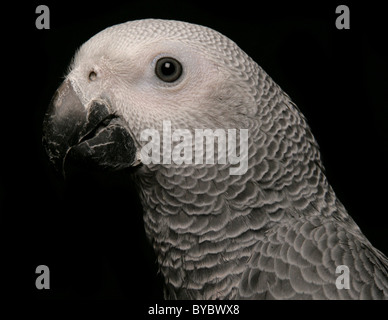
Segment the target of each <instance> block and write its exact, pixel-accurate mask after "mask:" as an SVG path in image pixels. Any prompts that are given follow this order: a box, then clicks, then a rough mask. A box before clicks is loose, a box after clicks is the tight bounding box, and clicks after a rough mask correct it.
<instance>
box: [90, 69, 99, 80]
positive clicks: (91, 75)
mask: <svg viewBox="0 0 388 320" xmlns="http://www.w3.org/2000/svg"><path fill="white" fill-rule="evenodd" d="M96 78H97V73H96V72H95V71H91V72H90V73H89V80H90V81H94V80H96Z"/></svg>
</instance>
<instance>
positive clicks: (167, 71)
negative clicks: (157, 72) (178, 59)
mask: <svg viewBox="0 0 388 320" xmlns="http://www.w3.org/2000/svg"><path fill="white" fill-rule="evenodd" d="M161 71H162V73H163V74H164V75H166V76H170V75H172V74H173V73H174V72H175V67H174V64H172V63H171V62H165V63H163V65H162V67H161Z"/></svg>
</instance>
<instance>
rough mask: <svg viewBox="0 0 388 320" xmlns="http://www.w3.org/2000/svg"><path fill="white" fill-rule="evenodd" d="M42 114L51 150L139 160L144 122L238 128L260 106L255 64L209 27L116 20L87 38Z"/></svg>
mask: <svg viewBox="0 0 388 320" xmlns="http://www.w3.org/2000/svg"><path fill="white" fill-rule="evenodd" d="M69 70H70V71H69V73H68V74H67V76H66V78H65V80H64V82H63V83H62V85H61V86H60V87H59V88H58V89H57V91H56V93H55V95H54V97H53V99H52V101H51V103H50V106H49V108H48V111H47V114H46V116H45V119H44V125H43V128H44V137H43V143H44V145H45V148H46V151H47V154H48V156H49V158H50V160H51V162H53V163H54V164H55V166H56V167H57V168H58V169H59V170H60V171H62V172H63V173H65V171H66V164H67V162H68V161H69V160H70V159H72V160H76V161H81V162H84V163H87V164H88V165H89V164H90V165H93V166H97V167H101V168H104V169H113V170H116V169H123V168H128V167H132V166H136V165H137V164H139V163H140V162H141V156H140V150H141V147H142V146H144V145H145V142H144V141H142V139H141V133H142V132H143V131H144V130H147V129H148V130H149V129H155V130H161V129H162V125H163V121H170V123H171V126H172V129H174V128H185V129H188V130H194V129H199V128H210V129H216V128H220V127H222V128H236V127H237V128H240V127H244V123H245V126H247V124H246V119H245V117H244V115H246V114H247V113H249V112H250V110H249V108H251V112H252V111H253V110H254V109H255V108H257V106H255V105H254V97H253V96H252V92H251V89H250V86H251V85H252V83H251V82H252V81H257V80H256V79H255V78H254V77H252V74H254V73H255V72H256V71H257V65H256V64H255V63H254V62H253V61H252V60H251V59H250V58H249V57H248V56H247V55H246V54H245V53H244V52H243V51H242V50H240V49H239V48H238V47H237V45H235V44H234V42H232V41H231V40H229V39H228V38H226V37H225V36H223V35H221V34H220V33H218V32H216V31H213V30H211V29H209V28H206V27H202V26H198V25H193V24H189V23H184V22H177V21H169V20H153V19H149V20H139V21H132V22H127V23H124V24H120V25H117V26H113V27H110V28H107V29H105V30H103V31H102V32H100V33H98V34H97V35H95V36H94V37H92V38H91V39H90V40H88V41H87V42H86V43H84V44H83V45H82V46H81V47H80V49H79V50H78V51H77V53H76V54H75V57H74V58H73V61H72V63H71V66H70V69H69Z"/></svg>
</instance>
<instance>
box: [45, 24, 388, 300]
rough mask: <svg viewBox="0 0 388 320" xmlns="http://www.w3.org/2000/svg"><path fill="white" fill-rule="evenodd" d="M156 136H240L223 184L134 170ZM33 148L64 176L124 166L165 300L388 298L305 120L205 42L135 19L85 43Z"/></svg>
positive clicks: (167, 169) (230, 53) (241, 58)
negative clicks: (41, 148)
mask: <svg viewBox="0 0 388 320" xmlns="http://www.w3.org/2000/svg"><path fill="white" fill-rule="evenodd" d="M166 121H167V122H166ZM165 123H168V124H170V125H171V128H170V129H171V130H172V131H174V130H176V129H185V130H189V132H191V133H194V131H195V130H198V129H210V130H216V129H224V130H229V129H236V130H237V131H236V132H239V134H237V136H236V141H238V139H237V138H238V136H240V141H242V140H241V133H240V132H243V131H242V130H248V131H247V132H248V140H247V141H246V142H247V146H246V148H247V151H248V152H247V153H246V154H243V153H242V147H241V146H239V147H237V149H236V150H237V152H238V151H239V150H240V151H241V152H240V156H241V159H240V160H241V161H243V160H245V161H246V163H247V168H246V170H243V171H241V172H240V174H231V170H230V169H231V168H235V167H236V165H235V164H232V163H231V162H230V161H227V162H226V163H221V162H217V161H214V163H208V162H205V161H203V162H202V163H200V162H199V163H196V162H195V161H192V162H191V163H190V162H189V161H186V162H185V161H184V162H182V161H181V162H182V163H176V162H174V161H160V162H159V163H153V162H149V161H148V162H147V163H146V162H145V161H144V153H142V152H141V150H142V148H144V146H145V145H147V143H148V141H147V140H146V139H142V133H143V132H146V130H154V131H152V132H155V130H156V131H157V132H162V131H163V129H164V124H165ZM186 132H187V131H186ZM213 132H215V131H213ZM164 139H165V138H162V137H161V138H160V143H161V144H160V148H161V150H162V148H163V145H164V144H165V145H166V146H167V144H168V143H169V141H168V140H164ZM181 140H182V139H179V138H178V139H176V140H174V142H175V144H176V143H178V142H181ZM214 140H216V141H213V142H214V143H215V147H214V150H215V151H214V152H215V155H216V156H217V154H218V153H221V152H223V151H222V149H218V148H217V141H218V140H217V139H214ZM228 141H229V140H228ZM43 143H44V145H45V148H46V150H47V153H48V156H49V158H50V160H51V161H52V162H53V163H54V164H55V165H56V166H57V167H58V168H59V169H60V170H61V171H63V172H64V173H65V172H66V165H67V163H68V162H69V160H70V159H73V160H76V161H83V162H84V163H87V164H90V165H95V166H100V167H103V168H105V169H114V170H119V169H123V168H129V167H133V173H132V177H133V179H134V180H135V181H136V184H137V186H138V190H139V194H140V198H141V202H142V206H143V208H144V223H145V230H146V234H147V236H148V238H149V240H150V241H151V243H152V246H153V248H154V250H155V252H156V255H157V262H158V265H159V268H160V271H161V273H162V275H163V278H164V280H165V297H166V298H170V299H384V298H385V299H386V298H387V297H388V260H387V258H386V257H385V256H384V255H383V254H382V253H381V252H380V251H378V250H377V249H375V248H374V247H373V246H372V245H371V243H370V242H369V241H368V240H367V239H366V238H365V236H364V235H363V234H362V232H361V231H360V229H359V227H358V226H357V225H356V224H355V222H354V221H353V220H352V218H351V217H350V216H349V215H348V213H347V212H346V210H345V208H344V207H343V205H342V204H341V202H340V201H339V200H338V199H337V197H336V195H335V193H334V191H333V189H332V188H331V187H330V185H329V183H328V181H327V178H326V176H325V173H324V169H323V165H322V163H321V159H320V153H319V149H318V145H317V143H316V141H315V139H314V137H313V135H312V134H311V132H310V128H309V127H308V125H307V123H306V120H305V118H304V117H303V115H302V114H301V112H300V111H299V110H298V108H297V107H296V106H295V104H293V102H292V101H291V99H290V98H289V96H288V95H287V94H286V93H284V92H283V91H282V89H281V88H280V87H279V86H278V85H277V84H276V83H275V82H274V81H273V80H272V79H271V78H270V77H269V76H268V75H267V74H266V73H265V72H264V71H263V70H262V69H261V68H260V67H259V66H258V65H257V64H256V63H255V62H254V61H253V60H252V59H251V58H250V57H249V56H247V54H245V53H244V52H243V51H242V50H241V49H240V48H239V47H238V46H237V45H236V44H235V43H234V42H233V41H231V40H230V39H228V38H227V37H225V36H223V35H222V34H220V33H218V32H216V31H214V30H211V29H209V28H207V27H203V26H198V25H194V24H190V23H185V22H178V21H171V20H154V19H147V20H138V21H132V22H127V23H123V24H119V25H116V26H113V27H110V28H107V29H105V30H103V31H102V32H100V33H98V34H97V35H95V36H94V37H92V38H91V39H90V40H88V41H87V42H86V43H84V44H83V45H82V46H81V48H80V49H79V50H78V52H77V53H76V54H75V57H74V59H73V61H72V63H71V66H70V71H69V73H68V75H67V76H66V79H65V80H64V82H63V84H62V85H61V86H60V87H59V88H58V90H57V92H56V94H55V96H54V97H53V99H52V102H51V104H50V107H49V110H48V112H47V114H46V116H45V120H44V137H43ZM209 143H210V142H209ZM205 144H207V142H206V141H205ZM218 145H220V143H218ZM153 150H154V149H153ZM163 150H164V149H163ZM154 151H155V150H154ZM206 156H207V154H206ZM193 157H194V154H193ZM243 157H245V159H242V158H243ZM215 158H216V157H215ZM338 268H339V269H338ZM344 268H345V269H344ZM346 268H347V269H346ZM346 271H348V272H347V273H346ZM345 273H346V274H345ZM346 283H347V284H348V286H347V285H346Z"/></svg>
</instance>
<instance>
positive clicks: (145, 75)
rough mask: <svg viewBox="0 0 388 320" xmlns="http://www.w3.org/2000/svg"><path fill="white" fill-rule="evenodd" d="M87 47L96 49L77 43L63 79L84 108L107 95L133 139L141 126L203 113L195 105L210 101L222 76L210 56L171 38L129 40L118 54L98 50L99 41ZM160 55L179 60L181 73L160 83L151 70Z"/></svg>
mask: <svg viewBox="0 0 388 320" xmlns="http://www.w3.org/2000/svg"><path fill="white" fill-rule="evenodd" d="M85 45H86V46H88V43H86V44H85ZM91 46H95V43H94V42H92V43H91ZM88 49H89V50H93V52H94V53H95V54H93V55H90V54H84V50H83V48H81V50H80V52H79V53H78V54H77V56H76V58H75V62H74V65H73V67H72V69H71V72H70V73H69V75H68V78H69V79H70V81H71V82H72V84H73V86H74V87H75V88H76V90H77V89H78V90H77V91H78V93H79V95H80V98H81V101H82V102H83V104H84V105H85V106H86V107H87V106H88V104H89V103H90V101H91V100H93V99H101V98H102V99H107V100H108V102H109V104H110V105H111V108H112V109H113V110H112V111H113V112H119V113H120V114H121V115H122V116H123V117H124V118H125V119H126V120H127V122H128V125H129V126H130V128H132V129H133V132H134V133H135V136H136V138H137V139H138V134H139V133H140V131H141V130H142V129H144V128H157V127H160V126H161V125H162V121H163V120H174V119H175V125H177V126H179V125H180V126H182V125H183V124H184V123H185V122H186V120H187V117H191V116H193V113H194V114H195V113H201V112H202V111H199V110H198V108H207V107H208V106H209V98H210V100H211V97H212V96H214V95H215V91H217V90H220V89H221V88H222V87H223V86H222V83H223V82H225V79H226V78H227V75H226V73H225V72H224V71H223V70H222V69H221V68H219V66H218V65H217V62H216V61H214V59H209V56H206V55H205V54H203V53H201V52H200V51H199V50H198V49H197V48H193V47H190V46H188V45H187V44H186V43H182V42H179V41H176V40H168V41H166V40H165V39H164V40H158V39H154V40H152V41H150V42H147V41H146V42H140V43H134V44H133V45H131V46H128V47H127V48H126V50H124V51H123V52H124V55H123V54H121V55H120V58H119V59H118V57H117V54H115V53H112V54H110V52H109V50H108V52H106V50H103V52H99V51H100V50H99V48H98V46H96V48H94V49H90V48H88ZM89 50H88V51H89ZM123 52H122V53H123ZM163 57H172V58H174V59H176V60H177V61H179V62H180V63H181V65H182V75H181V76H180V77H179V79H177V80H176V81H174V82H171V83H168V82H164V81H163V80H161V79H160V78H159V77H158V76H157V75H156V73H155V66H156V63H157V61H158V60H159V59H160V58H163ZM91 72H94V73H95V75H94V74H91ZM203 111H204V112H205V113H208V111H210V113H211V112H212V110H203ZM179 118H180V119H179ZM173 123H174V121H173Z"/></svg>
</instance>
